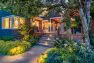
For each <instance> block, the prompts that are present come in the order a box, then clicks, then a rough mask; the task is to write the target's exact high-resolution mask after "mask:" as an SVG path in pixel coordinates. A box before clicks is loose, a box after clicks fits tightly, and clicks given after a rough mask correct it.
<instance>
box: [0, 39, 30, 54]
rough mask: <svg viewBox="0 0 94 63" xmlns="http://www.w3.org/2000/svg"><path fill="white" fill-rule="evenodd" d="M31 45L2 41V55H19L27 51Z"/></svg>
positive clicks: (24, 42)
mask: <svg viewBox="0 0 94 63" xmlns="http://www.w3.org/2000/svg"><path fill="white" fill-rule="evenodd" d="M30 47H31V44H30V43H29V42H26V41H22V42H20V41H14V42H13V41H3V40H0V53H1V54H4V55H17V54H21V53H23V52H25V51H27V50H28V49H29V48H30Z"/></svg>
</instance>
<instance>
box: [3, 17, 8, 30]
mask: <svg viewBox="0 0 94 63" xmlns="http://www.w3.org/2000/svg"><path fill="white" fill-rule="evenodd" d="M2 28H3V29H9V18H4V19H3V21H2Z"/></svg>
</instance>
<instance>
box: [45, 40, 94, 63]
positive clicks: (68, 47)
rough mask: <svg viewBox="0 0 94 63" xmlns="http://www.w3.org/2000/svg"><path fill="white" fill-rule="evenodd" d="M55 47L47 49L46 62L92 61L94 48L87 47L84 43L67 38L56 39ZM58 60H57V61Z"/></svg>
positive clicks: (91, 62) (73, 62) (75, 62)
mask: <svg viewBox="0 0 94 63" xmlns="http://www.w3.org/2000/svg"><path fill="white" fill-rule="evenodd" d="M54 46H55V49H51V50H50V51H48V56H47V58H46V59H45V61H46V62H47V63H55V62H56V63H62V62H64V61H65V62H68V63H93V60H94V50H92V49H87V47H86V44H84V43H76V42H74V41H72V40H68V39H57V40H56V42H55V44H54ZM58 60H59V61H58Z"/></svg>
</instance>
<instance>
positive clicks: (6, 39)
mask: <svg viewBox="0 0 94 63" xmlns="http://www.w3.org/2000/svg"><path fill="white" fill-rule="evenodd" d="M13 39H14V37H13V36H2V37H0V40H4V41H10V40H13Z"/></svg>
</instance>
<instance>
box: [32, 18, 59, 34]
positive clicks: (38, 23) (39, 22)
mask: <svg viewBox="0 0 94 63" xmlns="http://www.w3.org/2000/svg"><path fill="white" fill-rule="evenodd" d="M60 23H61V17H53V18H50V19H49V20H44V19H43V18H40V17H35V18H33V21H31V27H35V28H34V30H33V31H34V34H51V33H56V32H57V29H58V28H59V26H60Z"/></svg>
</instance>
